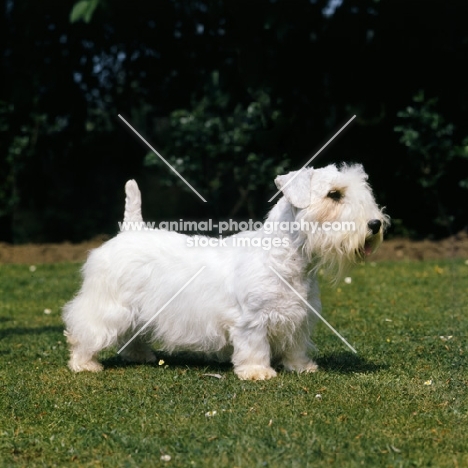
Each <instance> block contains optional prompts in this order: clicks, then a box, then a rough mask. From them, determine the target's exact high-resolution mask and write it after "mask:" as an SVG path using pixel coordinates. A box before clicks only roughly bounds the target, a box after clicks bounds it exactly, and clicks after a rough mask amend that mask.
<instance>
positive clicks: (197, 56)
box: [0, 0, 468, 242]
mask: <svg viewBox="0 0 468 468" xmlns="http://www.w3.org/2000/svg"><path fill="white" fill-rule="evenodd" d="M467 17H468V3H466V2H443V1H441V0H429V1H426V2H424V5H422V3H421V2H420V1H419V0H405V1H404V2H402V1H397V0H395V1H391V2H390V1H389V2H380V1H375V0H363V1H362V0H359V1H357V0H344V1H343V2H342V4H341V5H338V6H337V5H336V4H335V7H333V8H332V2H330V1H329V0H311V1H308V0H297V1H296V0H295V1H291V0H275V1H273V0H255V1H244V0H219V1H218V0H217V1H211V0H158V1H153V2H149V1H148V2H138V3H136V4H135V5H133V4H132V5H130V3H129V2H128V0H113V1H104V0H79V1H74V2H56V1H54V0H44V1H41V2H37V1H32V0H12V1H7V2H5V4H4V8H3V9H2V10H1V13H0V40H1V41H2V44H4V47H3V48H2V52H1V54H0V67H1V77H2V86H1V87H0V103H1V104H0V126H1V132H2V135H1V138H0V239H1V240H9V241H15V242H24V241H47V240H48V241H57V240H63V239H69V240H75V241H76V240H82V239H84V238H89V237H92V236H93V235H96V234H99V233H108V234H113V233H114V232H115V230H116V228H117V224H116V223H117V221H119V220H120V218H121V213H122V205H123V185H124V183H125V181H126V180H127V179H129V178H137V180H138V182H139V183H140V185H141V186H142V188H143V189H144V193H145V194H147V195H146V196H147V197H148V198H149V199H148V198H147V199H146V200H145V202H146V204H145V213H146V215H147V216H148V217H149V218H150V219H161V218H162V217H166V218H168V217H172V218H179V217H188V216H190V217H192V218H202V217H205V216H207V214H209V215H211V216H216V217H224V218H225V217H228V216H230V215H232V214H233V213H235V215H236V216H238V217H247V216H252V217H253V216H255V217H261V216H264V214H265V213H266V211H267V210H268V208H269V206H270V205H269V204H268V203H267V202H266V200H268V199H269V198H270V196H271V195H272V194H273V193H274V191H275V187H274V184H273V180H272V178H273V176H274V175H275V174H276V173H277V172H278V171H283V170H293V169H296V168H299V167H301V166H302V164H304V163H305V162H306V161H307V160H308V159H309V157H310V156H311V154H312V153H314V152H315V151H316V150H317V149H318V148H320V147H321V146H322V145H323V144H324V143H325V142H326V141H327V140H328V138H330V137H331V136H332V135H333V134H334V132H335V131H336V130H337V129H338V128H339V127H340V125H342V124H343V123H344V122H346V121H347V120H348V119H349V118H350V117H351V116H352V115H353V114H356V115H357V118H356V120H355V122H353V124H352V126H350V128H348V129H347V130H346V132H344V133H343V134H342V135H340V137H339V138H338V139H337V140H336V141H334V142H333V144H332V145H330V147H328V148H327V149H326V150H325V151H324V152H323V153H322V154H321V155H320V156H319V158H317V159H316V161H314V164H315V165H318V166H322V165H326V164H328V163H331V162H339V161H353V162H360V163H363V164H364V166H365V168H366V170H367V171H368V173H369V175H370V181H371V183H372V185H373V186H374V188H375V192H376V197H377V200H378V201H379V202H380V203H381V204H383V205H386V206H387V210H388V212H389V214H390V215H391V216H392V218H393V219H394V223H393V228H392V229H393V232H394V233H396V234H402V233H409V234H412V235H416V236H427V235H434V236H437V237H440V236H444V235H446V234H448V233H450V232H451V231H456V230H458V229H462V228H463V227H465V226H466V220H467V219H468V212H467V209H468V208H467V204H466V199H465V196H466V190H465V189H463V187H464V184H465V185H466V175H465V174H466V172H467V167H466V161H467V160H466V158H464V157H461V155H455V153H454V149H450V144H451V143H452V144H453V148H459V149H461V148H463V147H464V146H466V145H465V143H464V142H465V139H466V138H467V134H466V125H465V123H466V121H467V115H468V105H467V104H466V103H467V96H468V84H467V83H468V79H467V72H466V67H465V66H464V64H465V63H466V60H467V57H468V33H467V29H466V18H467ZM215 75H216V76H217V77H218V82H217V84H215V83H214V82H213V76H215ZM418 89H424V90H425V93H426V96H430V97H435V98H437V99H438V107H437V108H435V107H433V106H432V104H430V103H429V102H427V103H426V104H425V106H426V107H425V110H424V109H422V108H421V112H422V111H423V110H424V112H425V113H426V114H427V116H428V117H429V118H430V115H432V116H433V117H435V116H439V117H440V116H443V117H444V119H445V120H446V123H445V124H444V123H439V124H438V125H439V127H438V132H439V133H440V135H439V137H435V133H437V132H434V133H433V134H432V135H431V139H428V138H427V136H429V133H430V132H427V130H425V131H424V132H423V133H424V135H425V136H423V137H422V138H423V139H422V140H420V141H419V140H414V139H413V140H414V141H412V142H411V144H410V146H407V145H401V143H400V142H399V139H400V137H402V133H401V132H400V133H398V132H394V128H395V127H398V126H402V125H403V126H405V125H406V124H403V123H402V122H401V120H402V117H398V113H399V112H401V111H402V110H403V109H405V108H407V106H408V105H409V103H411V97H412V96H414V95H415V93H416V92H417V90H418ZM252 106H253V107H252ZM413 107H414V106H413ZM416 108H419V107H417V106H416ZM249 109H251V111H252V110H253V112H250V113H249ZM418 112H419V111H418ZM118 114H121V115H123V116H124V117H125V118H127V119H128V120H129V122H130V123H131V124H132V125H133V126H134V127H135V128H136V129H137V130H138V131H139V132H140V133H141V134H142V135H143V136H144V137H145V138H146V139H147V140H148V141H150V142H151V143H152V144H153V146H154V147H155V148H156V149H158V151H160V152H162V153H164V154H163V156H165V157H167V158H168V159H170V160H171V161H173V162H177V161H181V166H180V169H181V170H183V171H186V175H187V177H188V178H190V183H191V184H192V185H193V186H195V187H197V189H198V190H199V191H200V192H201V193H203V195H204V196H205V198H206V199H207V200H208V203H207V204H203V203H198V200H197V199H196V198H195V196H193V195H192V194H191V193H190V192H186V190H185V187H182V186H180V185H179V183H178V181H177V179H176V178H175V176H173V175H172V174H171V173H169V172H168V169H167V168H166V167H165V166H161V165H159V164H156V165H153V166H152V167H149V166H146V165H144V161H145V160H146V161H147V162H150V163H151V161H152V160H151V158H150V159H147V158H146V155H147V153H148V148H147V147H146V146H145V145H144V144H143V143H142V142H141V141H139V140H138V139H137V138H136V137H135V136H134V135H133V133H132V132H131V131H129V130H128V129H127V128H126V127H125V125H123V123H122V122H121V121H120V120H119V119H118V117H117V116H118ZM185 117H187V118H190V119H193V120H189V121H187V123H186V124H184V125H182V124H181V118H182V119H185ZM411 119H413V118H411ZM411 119H409V120H411ZM405 120H406V122H407V123H408V122H409V120H408V119H406V118H405ZM207 122H210V123H211V124H210V125H208V126H206V125H205V123H207ZM432 124H434V122H432V123H431V122H429V121H427V122H426V121H425V120H424V118H423V115H422V114H421V115H419V117H417V119H416V120H414V119H413V120H412V123H411V125H410V127H411V128H413V127H414V128H415V130H416V131H418V132H421V131H422V128H423V127H424V128H426V129H429V128H430V126H431V125H432ZM410 127H408V128H410ZM441 132H442V133H441ZM447 132H448V133H447ZM421 135H422V134H421ZM404 138H406V141H407V142H409V140H408V138H411V135H410V134H406V136H405V137H404ZM227 140H229V143H227ZM233 142H235V144H234V143H233ZM204 145H206V146H204ZM428 151H429V153H428ZM424 152H425V153H424ZM444 160H445V162H442V161H444ZM155 161H157V160H155V159H153V162H155ZM428 161H430V166H431V169H430V170H431V172H430V175H429V176H428V175H427V174H425V172H424V171H425V170H427V167H428V165H427V164H428ZM460 183H461V185H460ZM427 184H429V185H430V186H428V185H427ZM436 198H437V200H436Z"/></svg>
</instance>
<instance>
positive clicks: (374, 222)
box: [367, 219, 382, 234]
mask: <svg viewBox="0 0 468 468" xmlns="http://www.w3.org/2000/svg"><path fill="white" fill-rule="evenodd" d="M367 226H368V227H369V229H370V230H371V231H372V234H377V233H378V232H379V231H380V226H382V221H380V219H371V220H370V221H369V222H368V223H367Z"/></svg>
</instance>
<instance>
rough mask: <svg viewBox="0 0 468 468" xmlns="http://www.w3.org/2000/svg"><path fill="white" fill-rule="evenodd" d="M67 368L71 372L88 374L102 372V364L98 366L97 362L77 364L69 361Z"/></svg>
mask: <svg viewBox="0 0 468 468" xmlns="http://www.w3.org/2000/svg"><path fill="white" fill-rule="evenodd" d="M68 367H69V368H70V369H71V370H72V371H73V372H83V371H88V372H101V371H102V370H103V366H102V364H99V362H97V361H94V360H92V361H88V362H81V363H77V362H76V361H74V360H70V361H69V362H68Z"/></svg>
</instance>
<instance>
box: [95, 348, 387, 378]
mask: <svg viewBox="0 0 468 468" xmlns="http://www.w3.org/2000/svg"><path fill="white" fill-rule="evenodd" d="M155 355H156V362H154V363H151V364H137V363H133V362H128V361H125V360H124V359H122V358H121V357H120V356H119V355H118V354H116V355H114V356H112V357H108V358H104V359H101V360H100V361H101V363H102V364H103V365H104V367H105V368H106V369H118V368H125V367H134V366H140V365H144V366H151V367H160V366H161V365H164V366H165V365H168V366H170V367H171V368H183V369H186V368H187V367H190V368H193V369H194V370H200V368H201V369H203V371H204V372H206V373H219V372H229V371H231V370H232V364H231V363H230V362H217V361H213V360H209V359H207V358H203V356H201V355H197V354H193V353H183V352H181V353H177V354H167V353H164V352H162V351H156V352H155ZM161 360H162V361H164V362H163V363H162V364H159V362H160V361H161ZM315 361H316V362H317V364H318V365H319V368H320V369H321V370H323V371H327V372H339V373H342V374H346V373H352V372H361V373H371V372H379V371H381V370H384V369H387V368H388V365H387V364H384V363H382V362H375V361H370V360H367V359H364V358H362V357H360V356H356V355H355V354H352V353H347V352H342V353H333V354H327V355H322V356H320V357H318V358H317V359H315ZM279 370H281V369H279Z"/></svg>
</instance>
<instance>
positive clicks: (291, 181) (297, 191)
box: [275, 167, 313, 209]
mask: <svg viewBox="0 0 468 468" xmlns="http://www.w3.org/2000/svg"><path fill="white" fill-rule="evenodd" d="M312 172H313V169H312V168H311V167H310V168H308V169H301V170H300V171H293V172H290V173H289V174H286V175H280V176H278V177H277V178H276V179H275V184H276V186H277V187H278V190H281V191H282V192H283V195H284V196H285V197H286V200H288V202H289V203H291V205H293V206H295V207H296V208H301V209H302V208H307V207H308V206H309V205H310V197H311V179H312Z"/></svg>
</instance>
